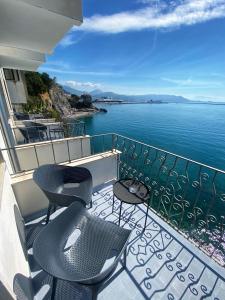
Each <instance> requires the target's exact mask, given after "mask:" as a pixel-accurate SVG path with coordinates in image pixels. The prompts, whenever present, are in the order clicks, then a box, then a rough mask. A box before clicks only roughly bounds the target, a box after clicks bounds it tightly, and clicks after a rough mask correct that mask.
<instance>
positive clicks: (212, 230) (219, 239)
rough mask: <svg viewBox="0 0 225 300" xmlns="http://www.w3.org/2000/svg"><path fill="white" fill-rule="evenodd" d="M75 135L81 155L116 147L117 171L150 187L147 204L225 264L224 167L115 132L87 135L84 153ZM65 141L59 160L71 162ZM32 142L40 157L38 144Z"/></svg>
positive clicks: (70, 152)
mask: <svg viewBox="0 0 225 300" xmlns="http://www.w3.org/2000/svg"><path fill="white" fill-rule="evenodd" d="M79 139H80V144H79V145H80V147H81V157H85V156H88V155H92V154H98V153H102V152H105V151H115V150H117V151H119V153H120V155H119V157H120V158H119V161H118V176H119V177H120V178H125V177H126V178H133V179H136V180H140V181H142V182H144V183H145V184H146V185H147V186H148V187H149V190H150V197H149V199H148V201H147V203H146V205H149V206H150V208H151V209H152V210H153V211H154V212H155V213H156V214H158V215H159V216H160V217H161V218H162V219H164V220H165V221H166V222H167V223H169V224H170V225H171V226H172V227H173V228H175V229H176V230H177V231H179V232H180V233H181V234H182V235H184V236H185V237H186V238H187V239H188V240H190V241H191V242H193V243H194V244H195V245H196V246H197V247H198V248H199V249H201V250H202V251H203V252H205V253H206V254H207V255H209V256H211V257H212V258H213V259H214V260H216V261H217V262H218V263H220V264H222V265H224V264H225V232H224V230H225V172H224V171H222V170H219V169H215V168H212V167H210V166H207V165H204V164H201V163H199V162H196V161H193V160H190V159H187V158H185V157H182V156H179V155H176V154H174V153H171V152H168V151H165V150H162V149H159V148H156V147H154V146H150V145H147V144H144V143H141V142H138V141H136V140H133V139H130V138H127V137H124V136H121V135H118V134H111V133H110V134H102V135H95V136H91V137H89V146H90V151H89V152H88V151H87V152H85V153H84V152H83V150H82V149H83V147H82V145H83V143H84V141H85V139H83V138H82V137H81V138H78V140H79ZM66 145H67V150H68V151H67V152H68V153H69V154H68V155H65V159H64V161H61V162H70V161H71V154H72V152H73V149H72V148H71V147H70V145H69V142H68V141H67V143H66ZM32 147H33V148H34V149H33V150H34V152H35V153H36V159H37V162H38V161H39V158H38V154H37V151H35V147H36V146H35V145H34V146H32ZM5 151H12V149H11V150H10V149H5ZM52 151H54V146H53V147H52ZM3 152H4V151H3ZM55 162H56V161H55ZM39 164H40V162H39V163H38V165H39ZM103 172H104V170H103Z"/></svg>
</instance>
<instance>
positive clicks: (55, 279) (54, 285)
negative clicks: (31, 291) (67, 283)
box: [51, 277, 57, 300]
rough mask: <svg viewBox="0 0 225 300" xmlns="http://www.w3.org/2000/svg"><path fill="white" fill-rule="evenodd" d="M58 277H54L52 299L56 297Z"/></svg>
mask: <svg viewBox="0 0 225 300" xmlns="http://www.w3.org/2000/svg"><path fill="white" fill-rule="evenodd" d="M56 284H57V278H56V277H53V278H52V292H51V300H54V299H55V291H56Z"/></svg>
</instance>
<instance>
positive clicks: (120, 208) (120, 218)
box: [119, 201, 123, 226]
mask: <svg viewBox="0 0 225 300" xmlns="http://www.w3.org/2000/svg"><path fill="white" fill-rule="evenodd" d="M122 204H123V202H122V201H121V202H120V213H119V226H120V219H121V211H122Z"/></svg>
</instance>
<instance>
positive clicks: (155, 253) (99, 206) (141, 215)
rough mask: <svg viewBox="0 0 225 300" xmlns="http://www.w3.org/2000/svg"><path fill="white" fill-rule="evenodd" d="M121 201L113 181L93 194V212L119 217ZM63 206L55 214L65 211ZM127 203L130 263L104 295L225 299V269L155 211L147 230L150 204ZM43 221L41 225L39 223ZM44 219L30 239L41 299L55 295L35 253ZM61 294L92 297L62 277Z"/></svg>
mask: <svg viewBox="0 0 225 300" xmlns="http://www.w3.org/2000/svg"><path fill="white" fill-rule="evenodd" d="M119 204H120V202H119V201H118V200H117V201H116V203H115V210H114V213H112V186H111V185H110V186H105V187H103V188H102V189H101V190H100V191H98V192H96V193H94V194H93V208H92V209H91V212H92V213H93V214H94V215H96V216H99V217H100V218H103V219H105V220H109V221H113V222H118V212H119ZM61 211H62V209H59V210H58V211H57V212H55V213H54V214H53V216H52V217H55V216H56V215H57V214H58V213H60V212H61ZM132 211H133V207H130V206H129V205H126V204H123V210H122V214H123V215H122V216H123V217H122V220H121V226H124V227H126V228H134V230H133V233H132V236H131V239H130V242H129V245H128V251H127V252H128V256H127V268H126V269H124V268H122V265H121V264H120V265H119V266H118V268H117V270H116V271H115V273H114V274H113V275H112V277H111V278H110V280H109V281H108V282H107V283H106V284H105V286H103V289H102V290H101V291H100V293H99V295H98V300H103V299H104V300H105V299H107V300H111V299H112V300H114V299H122V300H128V299H129V300H134V299H135V300H141V299H157V300H158V299H169V300H175V299H214V300H219V299H220V300H224V299H225V270H224V268H222V267H220V266H219V265H218V264H217V263H215V262H214V261H213V260H212V259H210V258H209V257H207V256H206V255H205V254H203V253H202V252H201V251H200V250H199V249H198V248H196V247H195V246H194V245H193V244H191V243H190V242H189V241H187V240H186V239H185V238H184V237H182V236H181V235H180V234H179V233H177V232H176V231H175V230H173V229H172V228H171V227H170V226H168V224H166V223H165V222H164V221H162V220H161V219H160V218H159V217H158V216H156V215H155V214H154V213H153V212H151V211H149V215H148V220H147V227H146V230H145V232H144V233H141V231H142V228H143V224H144V219H145V211H146V208H145V206H143V205H139V206H138V207H137V208H136V210H135V211H134V212H133V213H132ZM37 223H38V224H37ZM43 226H44V225H43V223H42V220H41V219H38V220H35V221H34V222H30V223H28V224H27V225H26V228H27V243H28V249H29V251H28V253H29V255H28V256H29V257H28V259H29V262H30V266H31V272H32V273H31V276H32V282H33V286H34V291H35V295H36V297H35V299H37V300H41V299H45V300H46V299H49V295H50V286H51V277H50V276H49V275H47V274H46V273H45V272H43V271H42V270H40V267H39V266H38V265H37V264H36V263H35V261H34V258H33V256H32V241H33V239H34V238H35V236H36V234H37V233H38V232H39V230H40V229H41V228H42V227H43ZM56 299H63V300H67V299H68V300H71V299H80V300H81V299H83V300H88V299H91V292H90V290H89V288H87V287H84V286H80V285H76V284H71V283H68V282H64V281H61V280H58V284H57V292H56Z"/></svg>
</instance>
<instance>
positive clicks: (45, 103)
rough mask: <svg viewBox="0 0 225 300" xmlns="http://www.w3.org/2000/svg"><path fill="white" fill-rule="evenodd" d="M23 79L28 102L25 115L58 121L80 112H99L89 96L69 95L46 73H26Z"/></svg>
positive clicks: (24, 108) (25, 105)
mask: <svg viewBox="0 0 225 300" xmlns="http://www.w3.org/2000/svg"><path fill="white" fill-rule="evenodd" d="M25 78H26V84H27V91H28V101H27V104H24V106H23V110H24V112H25V113H30V114H33V113H34V114H40V113H41V114H42V115H43V116H44V117H52V118H56V119H57V120H60V119H62V118H66V117H69V116H76V115H77V113H78V112H80V111H81V112H83V113H84V112H97V111H100V110H99V109H97V108H96V107H94V106H93V104H92V97H91V95H89V94H82V95H81V96H78V95H75V94H72V95H71V94H69V93H68V92H66V91H65V90H64V89H63V87H62V86H60V85H59V84H57V83H56V78H51V77H50V76H49V75H48V74H47V73H38V72H26V73H25Z"/></svg>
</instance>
